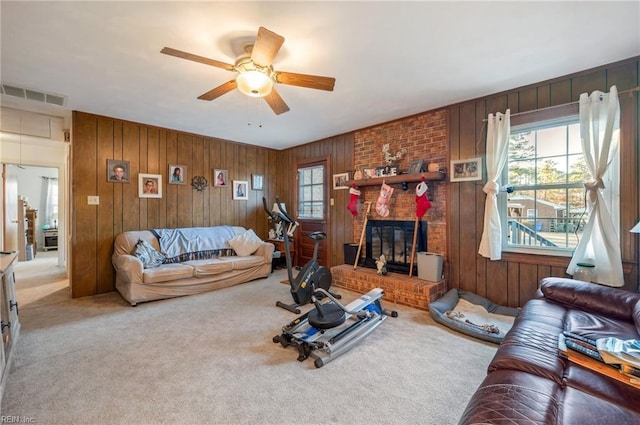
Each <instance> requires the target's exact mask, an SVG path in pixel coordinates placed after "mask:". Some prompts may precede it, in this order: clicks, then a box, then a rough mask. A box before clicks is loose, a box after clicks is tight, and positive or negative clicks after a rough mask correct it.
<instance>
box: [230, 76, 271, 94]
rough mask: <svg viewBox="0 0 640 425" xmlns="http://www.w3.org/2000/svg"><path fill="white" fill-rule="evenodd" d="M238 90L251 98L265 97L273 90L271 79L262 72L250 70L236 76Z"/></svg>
mask: <svg viewBox="0 0 640 425" xmlns="http://www.w3.org/2000/svg"><path fill="white" fill-rule="evenodd" d="M236 83H237V84H238V90H240V92H241V93H243V94H246V95H247V96H251V97H265V96H268V95H269V94H270V93H271V90H272V89H273V79H271V77H269V76H268V75H267V74H265V73H264V72H262V71H258V70H250V71H244V72H241V73H240V74H238V76H237V77H236Z"/></svg>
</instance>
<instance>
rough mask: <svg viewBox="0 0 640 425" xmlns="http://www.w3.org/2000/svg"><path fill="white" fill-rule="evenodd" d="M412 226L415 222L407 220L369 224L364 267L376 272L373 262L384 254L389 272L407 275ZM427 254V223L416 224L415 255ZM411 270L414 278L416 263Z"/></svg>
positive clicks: (374, 221) (369, 222)
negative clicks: (422, 252)
mask: <svg viewBox="0 0 640 425" xmlns="http://www.w3.org/2000/svg"><path fill="white" fill-rule="evenodd" d="M415 224H416V223H415V222H414V221H408V220H407V221H400V220H369V221H368V222H367V229H366V250H365V251H366V258H365V262H364V265H365V267H371V268H376V264H375V262H376V260H377V259H379V258H380V255H382V254H384V256H385V258H386V259H387V270H388V271H390V272H395V273H403V274H409V267H410V264H411V244H412V243H413V229H414V227H415ZM426 250H427V223H425V222H423V221H418V233H417V237H416V250H415V252H420V251H426ZM413 267H414V273H413V274H415V275H417V264H416V262H415V261H414V266H413Z"/></svg>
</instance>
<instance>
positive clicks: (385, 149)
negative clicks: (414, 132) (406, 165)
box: [382, 143, 407, 165]
mask: <svg viewBox="0 0 640 425" xmlns="http://www.w3.org/2000/svg"><path fill="white" fill-rule="evenodd" d="M382 153H383V154H384V160H385V161H386V163H387V164H389V165H391V164H393V163H395V162H397V161H399V160H400V159H401V158H402V155H404V154H406V153H407V148H402V149H400V150H399V151H398V152H396V154H395V155H393V154H391V151H390V150H389V143H385V144H384V145H382Z"/></svg>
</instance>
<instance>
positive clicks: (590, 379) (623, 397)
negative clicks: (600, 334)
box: [565, 362, 640, 423]
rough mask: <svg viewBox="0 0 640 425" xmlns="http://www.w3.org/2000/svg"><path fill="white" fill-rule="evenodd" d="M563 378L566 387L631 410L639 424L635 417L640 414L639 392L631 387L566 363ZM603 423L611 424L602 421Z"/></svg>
mask: <svg viewBox="0 0 640 425" xmlns="http://www.w3.org/2000/svg"><path fill="white" fill-rule="evenodd" d="M565 376H566V383H567V386H568V387H571V388H574V389H576V390H580V391H582V392H584V393H588V394H591V395H592V396H595V397H597V398H598V399H600V400H603V401H607V402H608V403H611V404H616V405H618V406H620V407H622V408H624V409H628V410H632V411H634V412H635V415H636V421H638V422H640V419H639V418H638V417H637V415H639V414H640V390H634V388H633V387H630V386H629V385H627V384H625V383H624V382H620V381H618V380H615V379H603V378H602V375H601V374H600V373H599V372H596V371H594V370H590V369H587V368H585V367H582V366H580V365H576V364H575V363H572V362H568V364H567V370H566V371H565ZM592 413H593V410H592ZM603 423H613V422H606V421H603ZM616 423H617V422H616ZM636 423H637V422H636Z"/></svg>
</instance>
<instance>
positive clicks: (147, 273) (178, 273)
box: [142, 263, 193, 283]
mask: <svg viewBox="0 0 640 425" xmlns="http://www.w3.org/2000/svg"><path fill="white" fill-rule="evenodd" d="M190 277H193V267H191V266H188V265H186V264H181V263H175V264H163V265H161V266H160V267H156V268H154V269H144V273H143V274H142V281H143V282H144V283H161V282H168V281H172V280H178V279H188V278H190Z"/></svg>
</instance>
